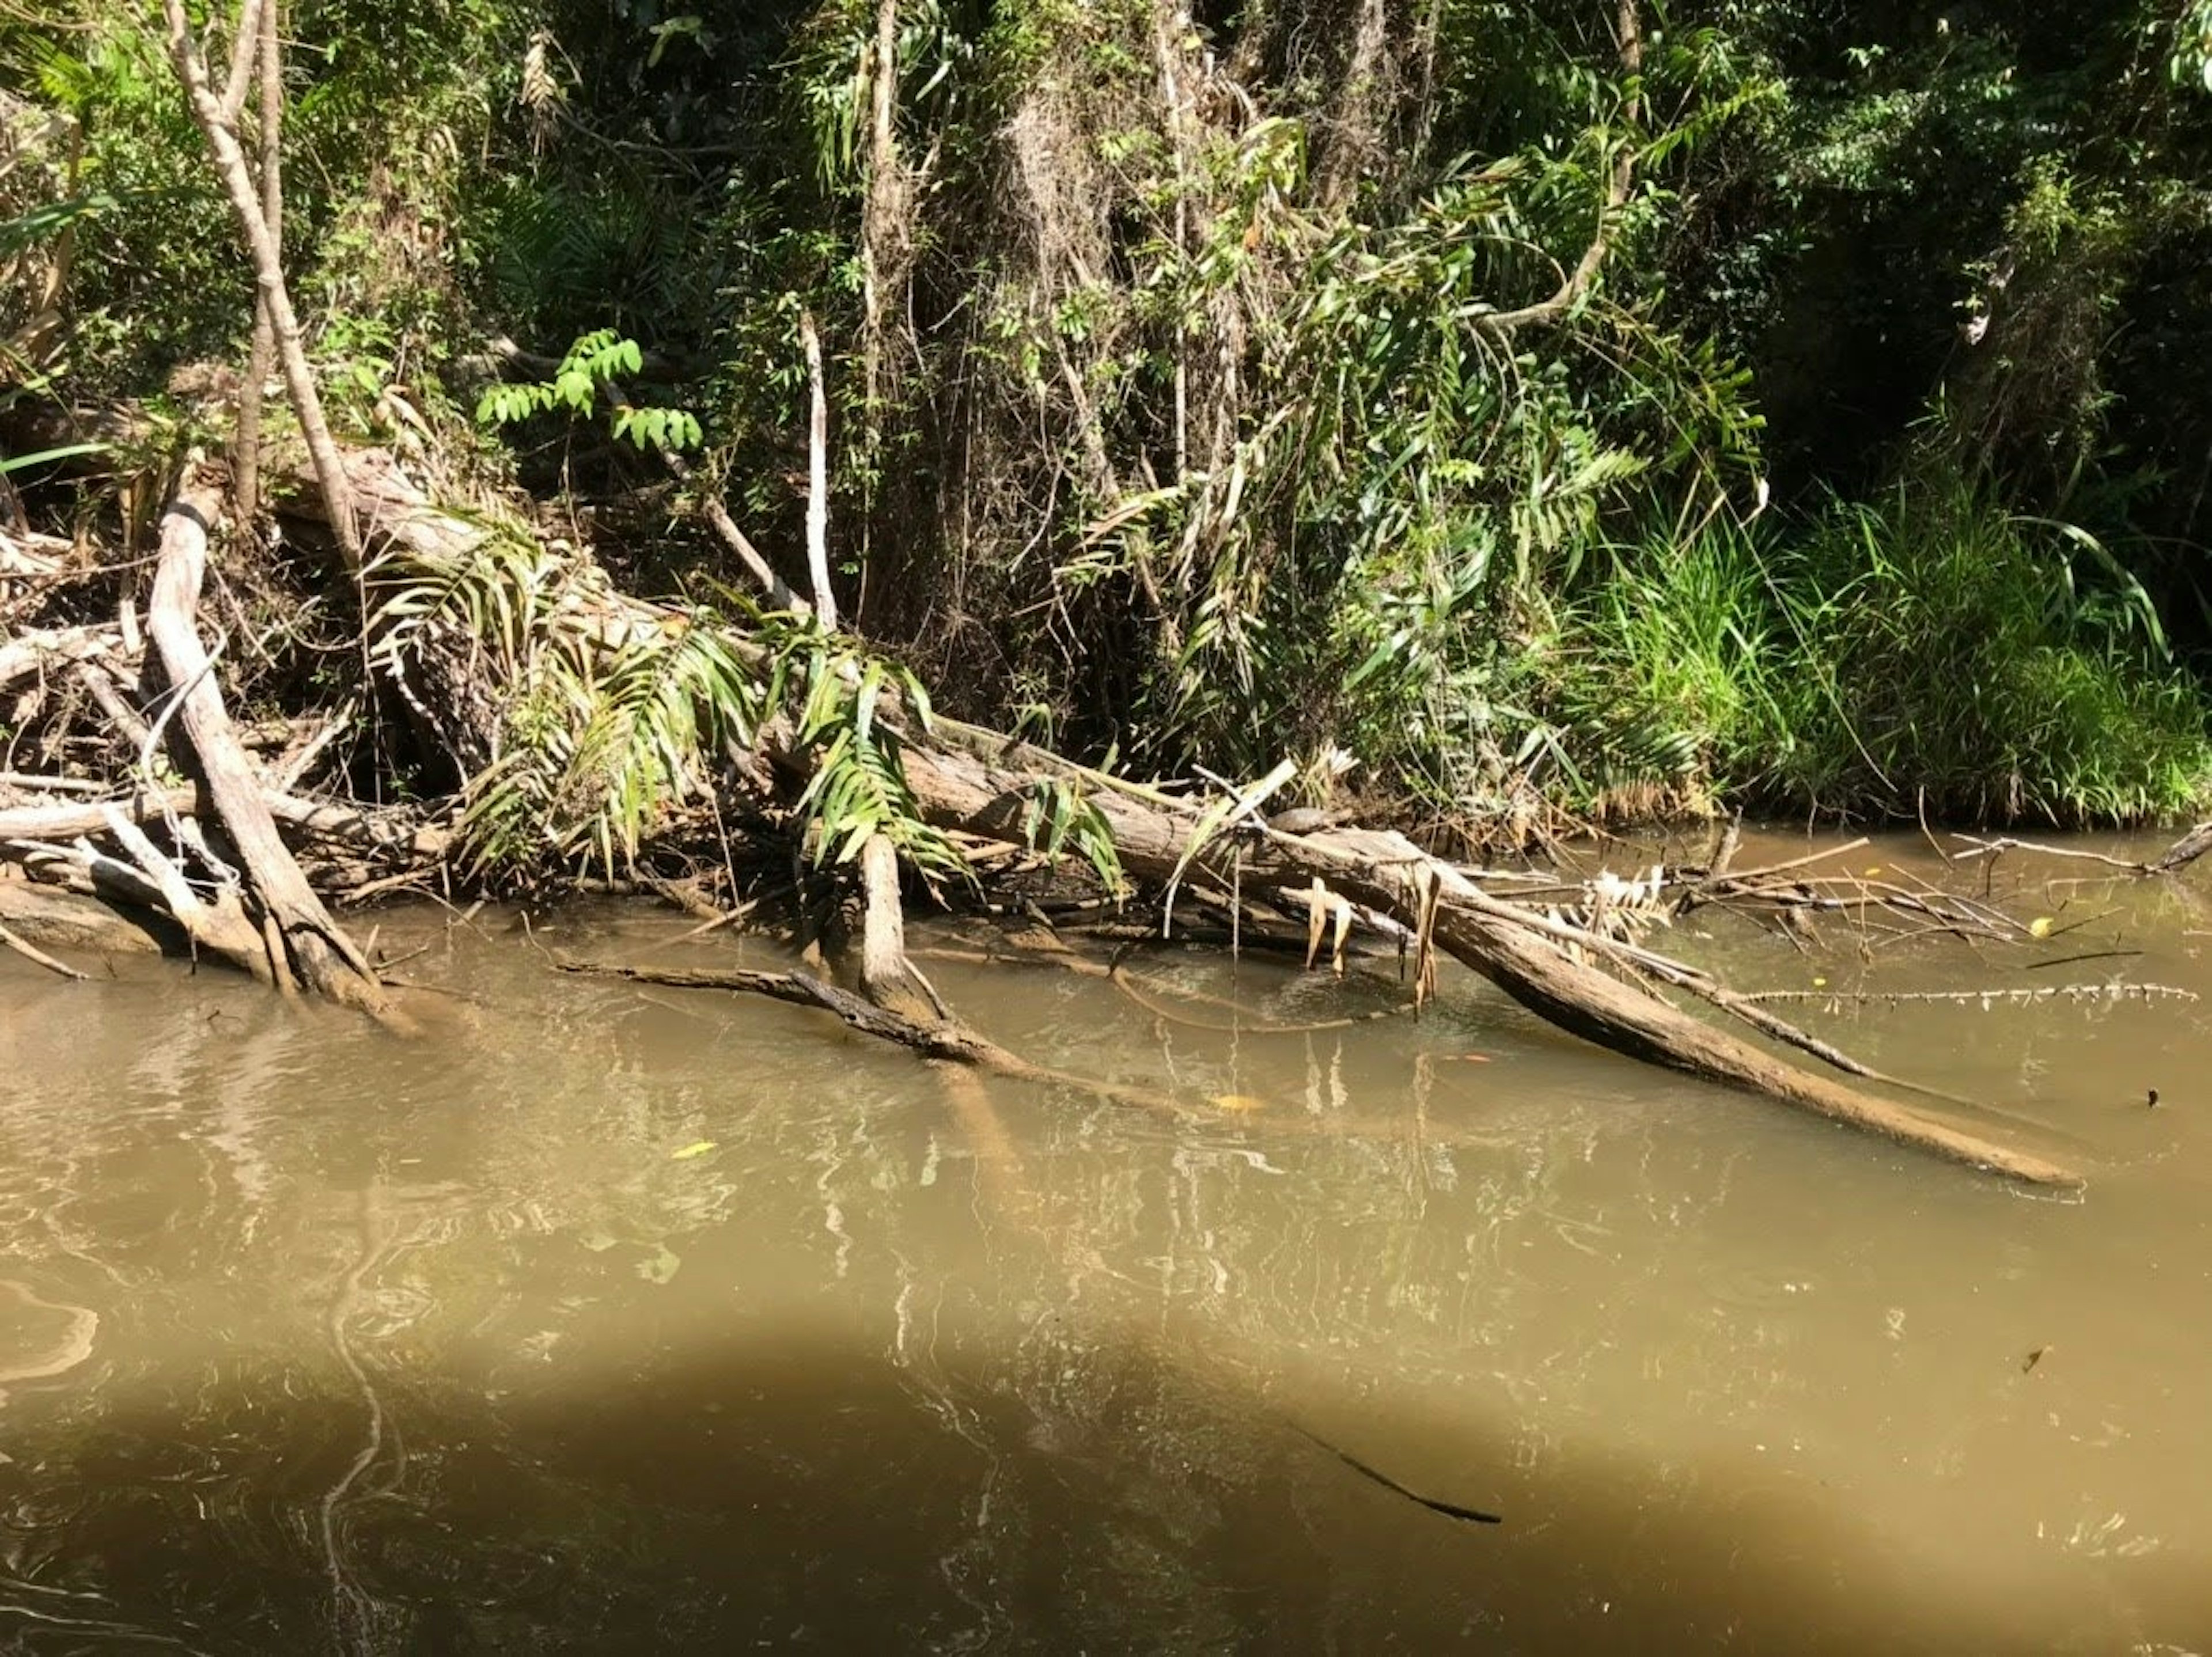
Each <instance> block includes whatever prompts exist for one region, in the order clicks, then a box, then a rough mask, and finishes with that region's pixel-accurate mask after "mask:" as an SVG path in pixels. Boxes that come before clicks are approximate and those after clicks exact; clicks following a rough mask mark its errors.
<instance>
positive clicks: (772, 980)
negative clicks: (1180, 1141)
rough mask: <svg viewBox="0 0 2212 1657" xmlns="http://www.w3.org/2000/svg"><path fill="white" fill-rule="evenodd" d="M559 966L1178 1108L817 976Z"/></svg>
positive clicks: (1020, 1076) (1016, 1076) (930, 1055)
mask: <svg viewBox="0 0 2212 1657" xmlns="http://www.w3.org/2000/svg"><path fill="white" fill-rule="evenodd" d="M553 964H554V965H555V966H556V968H558V969H559V970H561V971H562V972H564V973H577V974H583V975H585V976H587V977H593V978H620V979H626V980H629V981H630V982H631V983H634V984H665V985H667V986H671V987H673V988H676V989H690V990H736V991H739V992H744V993H745V994H748V995H764V996H767V997H769V998H770V999H771V1000H776V1001H787V1002H789V1003H791V1004H792V1005H794V1006H800V1007H817V1008H820V1009H821V1010H822V1011H824V1012H829V1013H834V1014H836V1016H837V1017H839V1018H840V1019H842V1020H843V1021H844V1022H845V1023H847V1024H848V1025H849V1026H850V1027H851V1028H852V1029H855V1030H858V1031H859V1032H860V1034H861V1035H872V1036H874V1037H875V1038H876V1039H877V1040H878V1041H890V1042H892V1043H894V1044H895V1045H896V1046H899V1047H908V1048H911V1049H913V1051H915V1053H920V1054H921V1056H922V1057H923V1058H925V1059H943V1060H945V1061H946V1062H948V1063H951V1064H955V1065H965V1066H967V1067H968V1068H969V1069H971V1070H979V1071H985V1072H986V1073H987V1074H989V1075H993V1076H1004V1077H1010V1078H1012V1080H1015V1081H1018V1082H1047V1083H1057V1084H1060V1085H1061V1086H1065V1087H1072V1088H1078V1089H1082V1090H1083V1091H1084V1092H1085V1093H1091V1094H1096V1095H1097V1096H1099V1097H1101V1098H1105V1099H1113V1100H1117V1101H1120V1102H1122V1103H1125V1104H1137V1105H1142V1106H1144V1107H1145V1108H1147V1109H1150V1110H1169V1111H1172V1110H1174V1109H1176V1104H1175V1102H1174V1101H1173V1100H1171V1099H1170V1098H1168V1097H1167V1096H1164V1095H1163V1094H1159V1093H1156V1092H1154V1091H1152V1089H1148V1088H1138V1087H1126V1086H1123V1085H1122V1084H1121V1083H1116V1082H1107V1081H1102V1080H1100V1079H1099V1078H1098V1077H1091V1076H1077V1075H1074V1074H1073V1073H1071V1072H1069V1071H1060V1070H1053V1069H1051V1068H1049V1067H1048V1066H1047V1065H1034V1064H1031V1063H1030V1061H1029V1060H1028V1059H1024V1058H1023V1057H1022V1056H1021V1055H1020V1054H1018V1053H1010V1052H1008V1051H1007V1050H1006V1048H1004V1047H1000V1045H999V1044H998V1043H997V1042H995V1041H992V1040H991V1039H990V1038H989V1037H987V1036H984V1035H977V1034H976V1033H975V1031H974V1030H972V1029H969V1027H968V1026H967V1025H965V1024H963V1023H960V1022H959V1021H957V1019H950V1018H948V1019H942V1020H938V1021H934V1022H929V1021H925V1020H921V1019H917V1018H910V1017H907V1016H906V1015H905V1014H903V1013H897V1012H892V1011H888V1010H887V1009H885V1008H883V1007H878V1006H877V1005H875V1004H874V1003H873V1002H872V1001H869V1000H867V999H866V998H864V997H861V996H858V995H855V994H854V993H853V992H851V991H850V990H844V989H840V988H838V986H836V985H835V984H830V983H827V982H824V981H823V980H821V979H819V978H817V977H815V976H814V975H813V974H811V973H803V972H789V973H770V972H760V971H757V970H756V969H753V968H745V967H720V968H697V967H638V966H629V965H623V964H621V963H618V962H596V961H569V960H564V959H562V958H561V957H559V956H556V957H554V962H553Z"/></svg>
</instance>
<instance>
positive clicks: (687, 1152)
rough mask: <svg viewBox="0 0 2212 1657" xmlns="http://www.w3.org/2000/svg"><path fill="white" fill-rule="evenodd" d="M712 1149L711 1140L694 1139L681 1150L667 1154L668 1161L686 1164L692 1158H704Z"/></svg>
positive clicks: (712, 1142)
mask: <svg viewBox="0 0 2212 1657" xmlns="http://www.w3.org/2000/svg"><path fill="white" fill-rule="evenodd" d="M713 1149H714V1141H713V1140H712V1139H694V1140H693V1141H692V1142H691V1143H690V1144H688V1145H686V1146H684V1149H683V1150H671V1152H669V1153H668V1160H669V1161H670V1162H690V1160H691V1159H692V1158H693V1157H694V1156H705V1155H706V1154H707V1153H708V1151H710V1150H713Z"/></svg>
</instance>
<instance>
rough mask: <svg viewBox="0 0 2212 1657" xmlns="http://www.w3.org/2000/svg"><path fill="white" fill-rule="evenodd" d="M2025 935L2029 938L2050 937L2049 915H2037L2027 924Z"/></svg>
mask: <svg viewBox="0 0 2212 1657" xmlns="http://www.w3.org/2000/svg"><path fill="white" fill-rule="evenodd" d="M2027 935H2028V936H2029V937H2030V938H2048V937H2050V936H2051V917H2050V916H2049V915H2038V916H2036V918H2035V919H2034V920H2031V921H2029V922H2028V923H2027Z"/></svg>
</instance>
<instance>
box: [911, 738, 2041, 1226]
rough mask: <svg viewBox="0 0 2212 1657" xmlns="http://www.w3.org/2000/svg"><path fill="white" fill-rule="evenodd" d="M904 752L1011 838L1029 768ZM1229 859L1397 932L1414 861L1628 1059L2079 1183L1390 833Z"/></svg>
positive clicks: (1484, 940) (1530, 994)
mask: <svg viewBox="0 0 2212 1657" xmlns="http://www.w3.org/2000/svg"><path fill="white" fill-rule="evenodd" d="M904 751H905V761H906V768H907V779H908V783H909V785H910V786H912V787H913V789H914V792H915V798H916V799H917V800H918V801H919V802H920V804H921V809H922V812H923V815H924V816H927V818H928V819H929V820H930V821H932V822H935V823H938V824H939V826H941V827H945V828H949V829H963V830H965V831H967V832H969V833H971V834H981V835H991V836H994V837H995V838H1000V839H1021V838H1023V837H1024V826H1023V816H1024V805H1025V800H1026V798H1027V797H1028V791H1029V788H1030V782H1031V780H1032V778H1033V775H1034V773H1033V772H1029V771H1024V770H1020V769H1014V768H1007V767H1006V766H1004V765H1001V764H994V763H992V762H987V761H986V760H984V759H982V758H980V757H978V756H976V755H975V754H972V753H962V752H953V751H947V750H943V749H937V750H932V749H930V748H928V747H927V746H926V745H924V744H921V743H918V742H915V741H914V740H912V739H911V738H910V739H909V742H908V746H907V747H906V749H905V750H904ZM1000 753H1001V754H1002V755H1003V756H1006V757H1008V758H1013V759H1016V760H1020V759H1023V758H1024V757H1025V756H1024V753H1023V750H1022V749H1021V747H1020V745H1018V744H1007V745H1006V747H1005V748H1002V749H1001V750H1000ZM1061 764H1063V765H1064V764H1065V762H1061ZM1091 803H1092V804H1095V805H1096V806H1097V808H1098V810H1099V811H1100V813H1101V814H1102V815H1103V817H1104V818H1105V820H1106V822H1107V823H1108V825H1109V829H1110V830H1111V832H1112V835H1113V839H1114V844H1115V849H1116V850H1117V851H1118V852H1119V853H1120V854H1121V860H1122V863H1123V865H1124V866H1125V867H1127V869H1128V870H1129V871H1131V872H1133V873H1136V874H1139V875H1142V876H1146V877H1152V878H1154V879H1166V878H1169V877H1171V876H1173V875H1174V874H1175V872H1176V871H1177V870H1178V869H1179V868H1182V867H1184V866H1186V865H1188V864H1189V863H1190V862H1192V861H1193V859H1190V858H1189V857H1188V849H1189V847H1190V842H1191V839H1192V835H1193V834H1194V831H1195V829H1197V827H1198V822H1197V814H1196V813H1195V812H1194V811H1191V810H1188V809H1183V810H1176V809H1172V807H1171V804H1170V803H1168V802H1164V801H1161V802H1157V803H1156V802H1155V801H1153V800H1149V799H1144V798H1135V797H1133V796H1132V795H1129V794H1127V793H1122V792H1117V791H1115V790H1111V789H1105V788H1101V789H1098V790H1097V791H1096V792H1094V793H1093V795H1092V797H1091ZM1237 856H1238V857H1239V859H1241V862H1242V868H1243V878H1244V880H1245V881H1246V882H1248V883H1251V882H1255V881H1262V880H1264V881H1267V882H1269V883H1273V884H1276V885H1279V886H1283V887H1291V888H1297V887H1304V886H1308V885H1310V883H1311V882H1312V881H1313V879H1314V878H1316V877H1320V878H1321V879H1322V880H1323V881H1324V882H1326V883H1328V886H1329V887H1330V888H1331V889H1334V890H1335V891H1337V892H1339V893H1341V894H1343V895H1346V896H1349V897H1351V898H1353V899H1354V900H1356V901H1359V902H1361V903H1364V904H1366V905H1368V906H1369V907H1372V908H1375V909H1377V910H1380V911H1382V912H1383V913H1386V914H1388V915H1390V916H1391V917H1392V918H1393V919H1395V920H1398V921H1399V922H1400V923H1401V925H1404V926H1407V927H1408V928H1409V929H1417V928H1418V926H1419V921H1420V919H1421V917H1420V915H1419V901H1418V899H1417V898H1416V896H1415V895H1414V894H1415V883H1414V882H1413V878H1412V877H1413V872H1414V871H1416V870H1425V871H1429V872H1430V873H1431V875H1432V876H1433V877H1434V878H1435V879H1436V880H1437V882H1438V883H1440V885H1441V888H1442V893H1443V895H1442V899H1441V901H1439V902H1438V903H1437V906H1436V912H1435V916H1434V922H1433V926H1434V935H1435V938H1436V941H1437V944H1439V945H1440V946H1441V947H1443V949H1444V950H1448V951H1449V953H1450V954H1451V955H1452V956H1454V957H1455V959H1457V960H1458V961H1460V962H1462V964H1464V965H1466V966H1468V967H1469V968H1473V969H1474V971H1475V972H1477V973H1479V974H1481V975H1482V976H1483V977H1485V978H1486V979H1488V980H1490V981H1491V982H1492V983H1494V984H1496V985H1497V986H1498V988H1500V989H1502V990H1504V992H1506V993H1507V994H1508V995H1510V996H1511V997H1512V998H1514V999H1515V1000H1516V1001H1517V1002H1519V1003H1520V1004H1521V1005H1523V1006H1525V1007H1527V1008H1528V1009H1529V1011H1532V1012H1534V1013H1536V1014H1537V1015H1538V1016H1540V1017H1543V1018H1545V1019H1547V1021H1549V1022H1550V1023H1553V1024H1556V1025H1558V1026H1559V1028H1560V1029H1565V1030H1567V1031H1569V1032H1570V1033H1571V1034H1573V1035H1578V1036H1581V1037H1583V1039H1584V1040H1586V1041H1592V1042H1595V1044H1597V1045H1598V1046H1600V1047H1607V1048H1610V1049H1612V1050H1613V1052H1616V1053H1623V1054H1625V1055H1626V1056H1628V1057H1630V1058H1633V1059H1642V1060H1644V1061H1645V1062H1647V1063H1650V1064H1654V1065H1662V1066H1664V1067H1666V1068H1668V1069H1671V1070H1676V1071H1684V1072H1686V1073H1687V1074H1690V1075H1692V1076H1698V1077H1704V1078H1705V1079H1707V1080H1710V1081H1715V1082H1720V1083H1726V1084H1728V1085H1729V1086H1732V1087H1735V1088H1738V1089H1744V1090H1746V1091H1749V1092H1753V1093H1757V1094H1759V1095H1762V1096H1765V1097H1767V1098H1770V1099H1774V1100H1778V1101H1779V1102H1783V1103H1786V1104H1790V1105H1792V1106H1795V1107H1797V1108H1801V1109H1805V1110H1809V1111H1811V1112H1813V1113H1814V1114H1817V1115H1820V1116H1823V1117H1826V1118H1827V1119H1829V1120H1832V1121H1836V1122H1840V1123H1843V1124H1844V1125H1846V1126H1851V1127H1856V1128H1861V1129H1864V1130H1867V1131H1869V1132H1874V1133H1877V1134H1879V1135H1881V1136H1882V1137H1884V1138H1888V1139H1892V1140H1893V1141H1895V1142H1897V1143H1898V1144H1904V1145H1907V1146H1910V1147H1911V1148H1913V1149H1916V1150H1925V1151H1929V1152H1932V1153H1934V1154H1935V1155H1936V1156H1942V1157H1945V1158H1948V1160H1950V1161H1953V1162H1961V1163H1964V1164H1966V1166H1968V1167H1972V1168H1983V1169H1985V1170H1987V1171H1989V1172H1990V1173H1993V1174H2002V1175H2003V1176H2004V1177H2006V1178H2008V1179H2011V1180H2015V1181H2020V1182H2021V1183H2023V1184H2027V1185H2034V1186H2047V1187H2058V1188H2068V1189H2070V1188H2074V1187H2079V1186H2080V1185H2081V1183H2082V1181H2081V1177H2080V1176H2079V1175H2078V1174H2075V1173H2073V1172H2072V1171H2070V1170H2069V1169H2067V1168H2061V1167H2059V1166H2057V1164H2056V1163H2053V1162H2048V1161H2045V1159H2044V1158H2042V1157H2039V1156H2032V1155H2030V1154H2028V1153H2027V1152H2024V1151H2020V1150H2014V1149H2012V1148H2010V1147H2008V1146H2004V1145H2000V1144H1995V1143H1993V1142H1992V1141H1990V1140H1987V1139H1984V1138H1981V1137H1979V1136H1978V1135H1976V1134H1972V1133H1969V1132H1965V1131H1964V1130H1962V1129H1960V1128H1956V1127H1954V1126H1950V1125H1948V1124H1947V1123H1943V1122H1940V1121H1936V1120H1933V1119H1931V1118H1929V1117H1927V1116H1924V1115H1922V1114H1919V1113H1917V1112H1916V1111H1912V1110H1911V1109H1908V1108H1905V1107H1904V1106H1902V1105H1899V1104H1896V1103H1893V1102H1890V1101H1888V1100H1885V1099H1881V1098H1880V1097H1877V1096H1875V1095H1873V1094H1871V1093H1869V1092H1866V1091H1864V1090H1863V1089H1857V1088H1853V1087H1850V1086H1847V1085H1845V1084H1844V1083H1841V1082H1837V1081H1832V1080H1830V1079H1829V1078H1828V1077H1824V1076H1820V1075H1816V1074H1814V1073H1813V1072H1811V1071H1807V1070H1805V1069H1803V1068H1802V1066H1799V1065H1794V1064H1791V1063H1790V1062H1789V1061H1788V1060H1786V1059H1781V1058H1779V1057H1778V1056H1776V1055H1775V1054H1772V1053H1768V1052H1765V1051H1764V1050H1763V1049H1761V1048H1759V1047H1753V1046H1752V1045H1751V1043H1749V1042H1747V1041H1741V1040H1739V1039H1737V1038H1736V1037H1735V1036H1732V1035H1729V1034H1728V1033H1727V1032H1726V1031H1725V1030H1722V1029H1717V1028H1716V1027H1715V1026H1713V1025H1711V1024H1710V1023H1706V1022H1705V1021H1704V1020H1702V1019H1700V1018H1698V1017H1694V1016H1692V1015H1691V1014H1689V1013H1686V1012H1685V1011H1682V1010H1681V1009H1680V1008H1679V1007H1677V1006H1675V1005H1674V1004H1673V1003H1671V1002H1669V1001H1667V1000H1665V999H1663V998H1661V997H1659V996H1657V995H1655V994H1651V993H1650V992H1646V991H1644V990H1641V989H1638V988H1637V987H1635V986H1632V985H1630V984H1626V983H1624V982H1622V981H1621V980H1619V979H1617V978H1614V977H1613V976H1612V975H1610V974H1607V973H1605V972H1602V971H1600V970H1598V969H1596V968H1592V967H1589V966H1586V965H1583V963H1581V962H1577V961H1576V960H1575V959H1574V958H1573V956H1571V955H1570V954H1569V953H1568V952H1567V950H1565V949H1564V948H1562V947H1560V946H1559V944H1556V943H1553V942H1552V941H1550V940H1549V939H1547V938H1544V937H1542V936H1541V934H1540V933H1538V932H1534V931H1532V930H1531V929H1530V928H1529V927H1528V926H1526V925H1523V924H1522V920H1523V917H1522V916H1521V915H1520V914H1519V913H1518V912H1517V911H1515V910H1513V909H1512V907H1511V906H1510V905H1507V904H1504V903H1502V902H1500V901H1498V900H1497V899H1494V898H1491V897H1489V896H1487V895H1486V894H1484V893H1483V892H1482V891H1481V889H1480V888H1479V887H1477V886H1476V885H1475V884H1474V883H1473V882H1472V881H1470V880H1468V878H1467V877H1465V876H1464V875H1462V873H1461V872H1460V871H1458V870H1457V869H1455V868H1454V867H1452V866H1451V865H1449V864H1447V863H1444V862H1443V861H1442V860H1441V859H1436V858H1432V857H1431V856H1430V855H1429V854H1427V853H1424V852H1422V851H1421V850H1420V849H1419V847H1415V846H1414V845H1413V843H1412V842H1411V841H1406V840H1404V839H1402V838H1401V837H1400V836H1397V835H1373V834H1366V833H1363V832H1361V831H1358V830H1334V831H1330V832H1328V833H1325V834H1322V835H1308V836H1292V835H1267V836H1266V837H1265V838H1263V839H1261V840H1260V841H1239V842H1238V847H1237ZM1219 858H1220V853H1218V851H1217V852H1213V853H1200V856H1199V858H1198V859H1196V861H1197V862H1198V863H1200V864H1210V863H1211V862H1212V861H1214V860H1218V859H1219Z"/></svg>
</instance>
